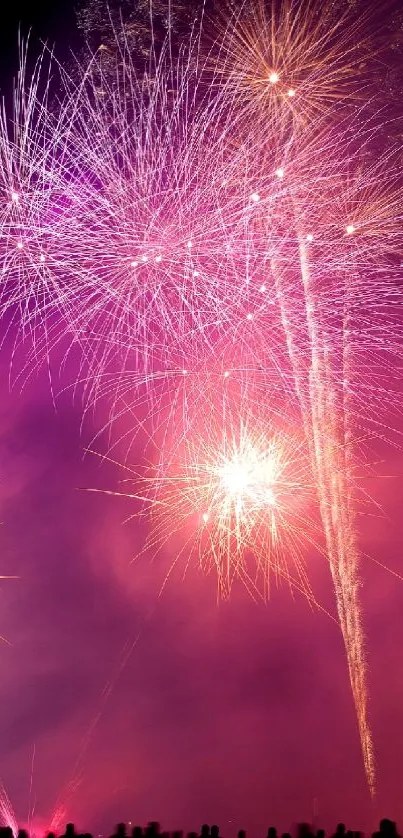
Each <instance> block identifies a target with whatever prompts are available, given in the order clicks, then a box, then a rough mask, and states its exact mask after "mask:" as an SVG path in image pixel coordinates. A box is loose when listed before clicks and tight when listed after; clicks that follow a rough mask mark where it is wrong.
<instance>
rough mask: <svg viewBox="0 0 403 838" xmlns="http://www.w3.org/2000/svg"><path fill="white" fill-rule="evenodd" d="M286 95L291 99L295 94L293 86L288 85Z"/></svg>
mask: <svg viewBox="0 0 403 838" xmlns="http://www.w3.org/2000/svg"><path fill="white" fill-rule="evenodd" d="M287 96H289V97H290V99H292V98H293V97H294V96H295V90H294V88H293V87H290V89H289V90H287Z"/></svg>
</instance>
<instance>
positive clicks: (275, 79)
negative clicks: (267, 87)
mask: <svg viewBox="0 0 403 838" xmlns="http://www.w3.org/2000/svg"><path fill="white" fill-rule="evenodd" d="M279 79H280V76H279V74H278V73H276V72H275V70H273V72H272V73H270V75H269V82H270V84H277V82H278V81H279Z"/></svg>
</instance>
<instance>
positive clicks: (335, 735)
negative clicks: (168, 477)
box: [0, 2, 403, 836]
mask: <svg viewBox="0 0 403 838" xmlns="http://www.w3.org/2000/svg"><path fill="white" fill-rule="evenodd" d="M12 5H13V12H12V17H11V15H10V17H9V19H8V20H6V21H2V22H4V27H3V29H2V31H1V47H2V50H1V56H2V57H1V62H0V67H1V76H0V78H1V79H2V82H3V88H6V87H7V85H8V83H9V78H10V73H11V72H12V68H13V66H14V62H15V56H16V43H17V25H18V21H19V20H21V21H22V24H23V30H24V31H26V30H27V29H28V28H29V26H31V25H32V26H33V35H34V37H36V38H39V39H40V38H42V39H45V40H49V41H50V42H51V43H53V42H54V41H57V42H58V43H60V47H58V50H57V54H58V55H59V54H60V56H61V57H65V56H67V55H68V51H69V47H70V46H72V47H74V48H76V46H77V44H78V40H77V35H76V34H75V30H74V12H73V8H72V4H62V3H60V4H59V3H56V2H48V3H42V4H40V6H37V7H35V8H32V9H30V8H29V5H28V4H25V5H23V4H18V3H13V4H12ZM56 10H57V11H56ZM8 365H9V353H8V352H7V351H3V360H2V366H1V369H0V372H1V379H0V392H1V394H2V395H1V398H0V429H1V434H0V509H1V521H2V526H1V528H0V572H1V573H4V574H12V575H18V576H19V579H17V580H8V581H5V582H3V583H2V586H1V590H0V594H1V609H0V633H1V634H2V635H3V636H4V637H5V638H6V639H7V641H8V642H9V645H8V644H6V643H3V644H0V672H1V679H0V683H1V687H0V707H1V713H0V742H1V749H0V777H1V778H2V780H3V782H4V785H5V787H6V789H7V791H8V794H9V796H10V799H11V801H12V803H13V806H14V808H15V811H16V813H17V817H18V819H19V820H20V821H21V822H24V821H26V819H27V812H28V807H29V795H30V775H31V766H32V764H33V785H32V794H31V804H32V803H33V801H34V800H35V801H36V803H35V819H34V820H35V821H36V823H37V826H38V830H39V829H40V828H42V827H46V826H47V825H48V824H49V821H50V817H51V814H52V813H53V811H54V807H55V804H56V802H57V800H58V799H59V797H60V800H61V802H62V803H63V804H64V805H65V806H66V815H67V818H68V819H72V820H74V821H76V822H77V824H78V825H79V826H80V827H83V828H86V829H91V830H94V832H96V833H98V832H104V831H106V830H108V829H109V828H110V827H112V825H113V823H115V822H117V821H119V820H125V821H132V822H133V823H134V822H140V823H143V822H146V821H148V820H151V819H156V820H160V821H162V823H163V826H164V827H166V828H170V829H171V828H172V829H173V828H184V829H198V828H199V826H200V824H201V823H202V822H204V821H207V822H210V823H211V822H216V823H218V824H219V825H220V827H221V832H222V834H223V835H224V836H226V835H228V836H232V835H233V834H234V832H235V830H236V829H238V828H245V829H246V830H249V832H250V834H251V835H253V836H258V835H263V831H264V830H266V829H267V826H268V825H269V823H271V822H274V823H275V824H276V825H277V826H278V827H279V828H280V829H289V828H290V827H291V825H292V823H293V822H295V821H300V820H307V821H311V820H312V818H313V815H314V814H316V816H317V821H318V823H319V825H321V826H322V825H323V826H324V827H326V828H329V829H330V828H332V827H333V826H334V825H335V824H336V822H337V821H338V820H340V819H342V820H346V821H347V823H348V826H349V827H351V828H354V829H359V828H362V829H372V828H374V827H375V824H376V820H378V819H379V818H380V817H381V816H388V817H391V818H393V819H396V820H397V821H398V822H399V823H400V825H402V824H403V802H402V793H401V789H402V785H403V710H402V708H403V675H402V653H401V649H402V644H403V621H402V613H403V612H402V609H403V584H402V582H400V581H399V580H398V579H397V578H396V577H395V576H393V575H391V574H390V573H388V572H387V571H386V570H385V569H383V568H381V567H379V566H378V565H377V564H375V563H374V562H373V561H372V560H371V558H369V557H368V558H366V557H364V558H363V562H362V580H363V587H362V602H363V613H364V618H365V631H366V636H367V648H368V657H369V664H370V671H369V682H370V694H371V701H370V712H371V721H372V725H373V731H374V740H375V748H376V754H377V763H378V775H379V779H378V787H379V792H378V797H377V800H376V802H375V803H371V800H370V797H369V793H368V790H367V787H366V782H365V776H364V770H363V765H362V758H361V752H360V745H359V738H358V732H357V727H356V720H355V713H354V707H353V700H352V696H351V691H350V687H349V682H348V674H347V666H346V660H345V653H344V648H343V644H342V639H341V635H340V631H339V630H338V628H337V626H336V624H335V623H334V622H333V621H331V620H330V619H329V618H328V617H326V615H324V614H323V613H321V612H319V611H312V610H311V609H310V607H309V604H308V603H307V602H306V601H305V600H304V599H303V598H302V597H299V596H297V597H296V598H295V600H294V601H293V600H292V598H291V597H290V593H289V590H288V589H286V588H283V589H281V588H280V589H279V590H276V589H275V588H274V589H273V591H272V598H271V601H270V602H269V603H268V604H267V606H263V605H258V604H256V603H254V602H252V601H251V600H250V599H249V598H248V597H247V594H246V592H244V591H243V590H242V588H241V587H239V588H235V590H234V593H233V597H232V599H231V601H229V602H220V603H219V604H217V594H216V585H215V582H214V579H212V578H211V577H207V578H206V577H204V576H203V575H202V574H201V573H200V572H199V571H197V570H195V569H193V568H190V569H189V571H188V572H187V574H186V576H185V578H183V572H182V568H179V569H178V570H177V571H175V573H174V574H173V576H172V577H171V579H170V581H169V584H168V585H167V587H166V588H165V590H164V593H163V595H162V596H161V597H159V591H160V588H161V584H162V581H163V579H164V576H165V573H166V570H167V567H168V565H169V556H164V555H161V556H159V557H158V558H157V559H156V561H155V562H154V563H151V562H150V557H149V556H147V555H145V556H143V557H142V558H141V559H140V560H139V561H136V562H133V561H132V560H133V559H134V557H135V556H136V554H137V552H138V550H139V549H140V548H141V547H142V545H143V542H144V535H145V534H144V531H143V530H141V529H140V528H139V526H138V524H136V523H135V522H131V523H126V524H124V523H123V521H124V520H125V519H126V518H127V516H128V515H130V513H131V511H132V507H131V503H130V501H128V500H124V499H118V498H111V497H108V496H106V495H102V494H91V493H89V492H86V491H85V490H84V489H85V488H86V487H88V488H91V487H104V488H118V484H117V474H116V468H114V467H113V466H112V465H111V464H108V463H106V462H102V463H100V461H99V459H97V458H96V457H94V456H91V455H88V454H87V455H85V453H84V449H85V448H86V447H87V446H89V445H90V444H91V440H92V439H93V437H94V435H95V434H96V432H97V430H98V427H99V425H100V424H101V423H102V417H101V416H99V417H95V419H92V420H91V421H90V420H88V421H87V422H86V423H84V426H83V427H81V416H82V412H81V410H80V403H79V400H77V404H76V406H75V405H74V400H73V398H72V393H71V392H66V393H64V394H63V395H62V396H60V397H59V398H58V399H57V400H56V406H55V405H54V404H53V401H52V397H51V393H50V388H49V382H48V378H47V373H46V370H42V371H41V372H40V374H39V375H38V376H35V377H33V378H31V379H30V380H29V381H28V382H27V384H26V385H25V386H24V387H23V388H21V386H20V384H19V383H17V384H14V386H13V387H12V389H11V391H10V387H9V378H8V372H9V366H8ZM61 386H62V385H61V384H60V383H59V389H61ZM56 389H57V388H56ZM97 423H99V424H97ZM380 456H381V457H382V459H384V462H383V463H382V466H381V467H379V469H378V471H379V472H381V473H383V474H385V475H390V474H392V473H393V474H399V473H400V474H401V473H402V471H403V462H402V455H401V454H400V453H397V451H396V449H393V448H390V449H387V448H385V450H383V451H381V452H380ZM369 488H370V491H371V494H372V496H373V497H374V499H375V500H376V501H379V502H380V503H381V505H382V512H378V511H377V510H375V513H373V514H371V516H370V515H366V516H364V517H363V519H362V520H361V544H362V548H363V552H364V553H367V554H368V556H371V557H373V558H375V559H376V560H377V561H379V562H381V563H385V564H386V565H387V566H388V567H389V568H390V569H391V570H392V571H396V572H399V571H400V569H401V551H402V541H403V524H402V516H401V479H399V478H396V477H383V478H376V479H374V480H373V481H372V482H371V486H370V487H369ZM307 563H308V565H309V572H310V577H311V579H312V581H313V587H314V590H315V592H316V593H317V596H318V599H319V600H320V602H321V603H323V604H324V605H325V607H326V608H328V609H329V610H331V611H332V612H333V613H334V604H333V594H332V587H331V581H330V575H329V572H328V567H327V566H326V563H325V561H324V560H323V559H320V558H318V557H313V558H312V561H311V562H310V559H309V557H308V560H307ZM134 643H135V646H134V648H133V651H132V653H131V655H130V656H129V657H128V659H127V661H126V659H125V655H124V650H125V648H127V644H129V645H130V644H134ZM122 661H124V662H125V661H126V662H125V663H124V666H122V668H121V669H122V671H121V672H120V673H119V668H120V663H121V662H122ZM111 678H112V681H113V689H112V691H111V693H110V695H109V698H108V699H107V701H106V702H104V701H103V699H102V691H103V689H104V686H105V684H106V683H107V682H108V681H109V679H111ZM100 710H101V711H102V713H101V717H100V718H99V721H98V723H97V724H96V726H95V727H94V730H93V733H92V735H91V739H90V741H89V743H88V747H87V748H86V750H85V752H83V751H82V746H83V742H85V740H86V736H87V733H88V730H89V727H90V725H91V724H92V722H93V720H94V719H95V717H96V716H97V714H98V712H99V711H100ZM80 754H81V757H82V758H81V760H80V762H79V770H78V771H75V766H76V763H77V760H78V759H79V757H80ZM33 756H34V758H33ZM72 777H73V778H74V780H77V781H78V782H77V783H76V784H75V789H74V791H73V793H70V792H68V793H66V784H68V783H69V781H70V780H71V779H72Z"/></svg>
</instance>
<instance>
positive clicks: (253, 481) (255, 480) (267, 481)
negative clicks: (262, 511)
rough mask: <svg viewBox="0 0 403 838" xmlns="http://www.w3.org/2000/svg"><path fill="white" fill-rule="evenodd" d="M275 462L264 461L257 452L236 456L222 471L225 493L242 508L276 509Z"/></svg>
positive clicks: (224, 464) (221, 477) (220, 472)
mask: <svg viewBox="0 0 403 838" xmlns="http://www.w3.org/2000/svg"><path fill="white" fill-rule="evenodd" d="M275 471H276V468H275V461H274V459H272V458H270V457H268V458H264V459H262V458H261V457H259V455H258V453H257V452H255V451H250V452H247V453H245V454H235V455H234V456H233V457H232V458H231V459H230V460H226V461H225V462H224V463H223V465H222V466H220V468H219V469H218V477H219V479H220V482H221V487H222V490H223V492H224V494H225V495H226V496H227V497H229V498H231V500H232V502H233V503H234V504H235V505H236V506H237V507H238V508H239V507H240V506H241V505H242V506H244V505H245V504H252V505H253V506H260V507H264V506H275V503H276V499H275V495H274V492H273V485H274V483H275V476H276V475H275Z"/></svg>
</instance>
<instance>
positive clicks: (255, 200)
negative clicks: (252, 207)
mask: <svg viewBox="0 0 403 838" xmlns="http://www.w3.org/2000/svg"><path fill="white" fill-rule="evenodd" d="M250 199H251V201H253V203H254V204H258V203H259V201H260V195H259V193H258V192H252V195H251V196H250Z"/></svg>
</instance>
